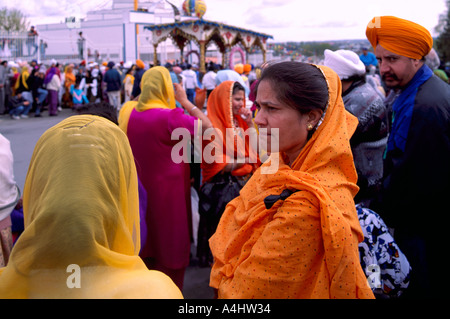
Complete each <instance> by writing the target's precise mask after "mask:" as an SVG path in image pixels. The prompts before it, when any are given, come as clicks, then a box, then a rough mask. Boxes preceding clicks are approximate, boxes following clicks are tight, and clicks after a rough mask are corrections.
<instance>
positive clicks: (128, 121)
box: [119, 66, 211, 290]
mask: <svg viewBox="0 0 450 319" xmlns="http://www.w3.org/2000/svg"><path fill="white" fill-rule="evenodd" d="M174 87H175V90H174ZM141 88H142V92H141V95H140V96H139V101H137V102H136V101H130V102H127V103H125V104H124V106H123V107H122V109H121V111H120V114H119V126H120V127H121V128H122V130H123V131H124V132H125V133H126V134H127V136H128V139H129V141H130V145H131V149H132V151H133V155H134V158H135V162H136V168H137V172H138V176H139V179H140V181H141V182H142V184H143V186H144V188H145V190H146V192H147V214H146V220H145V222H146V225H147V233H148V235H147V239H146V241H145V242H143V243H142V249H141V252H140V256H141V257H142V258H143V259H144V261H145V262H146V265H147V267H148V268H150V269H155V270H159V271H162V272H164V273H165V274H167V275H168V276H169V277H171V278H172V280H173V281H174V282H175V283H176V284H177V286H178V287H179V288H180V290H181V289H182V287H183V280H184V272H185V269H186V267H187V266H188V265H189V255H190V242H191V233H192V231H191V220H192V219H191V206H190V205H191V204H190V170H189V163H188V162H181V163H176V161H174V160H173V159H172V150H173V149H174V146H175V145H177V144H178V143H182V142H180V140H179V139H178V138H179V136H178V134H174V138H175V139H174V140H172V132H173V131H174V130H175V129H178V128H181V129H183V131H184V132H189V137H190V138H192V137H193V136H194V132H195V131H196V130H195V129H194V128H195V125H196V124H200V123H201V125H202V128H203V129H205V128H208V127H211V122H210V121H209V119H208V118H207V117H206V116H205V115H204V114H203V113H202V112H201V111H200V110H198V109H197V108H196V107H195V106H194V105H193V104H191V103H190V102H189V101H188V99H187V97H186V93H185V92H184V90H183V88H182V87H181V86H180V85H179V84H173V83H172V80H171V77H170V74H169V71H168V70H167V69H166V68H164V67H159V66H158V67H153V68H151V69H149V70H147V71H146V72H145V73H144V75H143V77H142V81H141ZM175 95H176V96H177V100H178V101H179V102H180V104H181V105H182V106H183V107H184V108H185V109H186V111H187V112H188V113H189V114H190V115H186V114H185V113H184V110H183V109H181V108H176V107H175ZM197 119H200V120H201V122H200V121H199V122H196V121H195V120H197ZM186 142H187V141H186ZM185 149H186V148H185Z"/></svg>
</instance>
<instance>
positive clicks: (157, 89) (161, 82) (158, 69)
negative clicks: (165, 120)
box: [119, 66, 176, 133]
mask: <svg viewBox="0 0 450 319" xmlns="http://www.w3.org/2000/svg"><path fill="white" fill-rule="evenodd" d="M175 107H176V105H175V91H174V89H173V83H172V78H171V77H170V73H169V70H167V69H166V68H165V67H162V66H155V67H153V68H151V69H149V70H147V71H145V73H144V75H143V76H142V80H141V95H140V96H139V101H137V102H136V101H129V102H127V103H125V104H124V105H123V106H122V108H121V109H120V113H119V126H120V128H121V129H122V130H123V131H124V132H125V133H126V132H127V127H128V120H129V119H130V114H131V111H132V110H133V109H134V108H136V110H137V111H139V112H143V111H146V110H149V109H155V108H161V109H174V108H175Z"/></svg>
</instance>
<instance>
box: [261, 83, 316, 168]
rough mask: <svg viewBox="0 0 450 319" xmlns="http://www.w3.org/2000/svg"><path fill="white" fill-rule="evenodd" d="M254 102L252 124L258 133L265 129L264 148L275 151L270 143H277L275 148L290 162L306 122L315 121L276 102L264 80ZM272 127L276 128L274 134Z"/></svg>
mask: <svg viewBox="0 0 450 319" xmlns="http://www.w3.org/2000/svg"><path fill="white" fill-rule="evenodd" d="M256 103H257V106H258V113H257V114H256V117H255V123H256V125H258V128H259V129H260V133H262V132H261V129H263V128H265V129H267V135H268V136H267V151H269V152H271V151H272V152H273V151H277V150H276V149H275V147H276V145H274V143H277V142H278V145H279V149H278V151H280V152H284V153H285V154H286V155H287V156H288V157H289V159H290V161H291V162H292V161H294V160H295V159H296V158H297V156H298V154H300V151H301V150H302V148H303V146H305V144H306V142H307V137H308V129H307V126H308V124H309V123H311V124H312V125H315V124H316V123H317V122H316V123H313V122H311V119H310V116H309V115H302V114H301V113H300V112H298V111H297V110H295V109H293V108H292V107H289V106H288V105H286V104H284V103H283V102H280V101H279V100H278V99H277V92H276V90H275V88H274V87H273V85H272V83H271V82H270V81H267V80H263V81H261V83H260V84H259V86H258V93H257V97H256ZM273 129H278V132H279V133H278V136H277V135H276V131H275V130H273ZM262 137H263V135H262ZM277 140H278V141H277Z"/></svg>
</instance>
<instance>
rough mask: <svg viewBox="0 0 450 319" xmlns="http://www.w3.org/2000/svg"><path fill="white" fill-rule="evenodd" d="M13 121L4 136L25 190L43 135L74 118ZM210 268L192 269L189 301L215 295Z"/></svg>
mask: <svg viewBox="0 0 450 319" xmlns="http://www.w3.org/2000/svg"><path fill="white" fill-rule="evenodd" d="M30 115H31V116H30V117H29V118H25V119H20V120H13V119H11V118H10V117H9V116H0V133H1V134H2V135H3V136H5V137H6V138H7V139H8V140H9V141H10V142H11V149H12V152H13V156H14V176H15V179H16V182H17V184H18V185H19V187H20V189H21V190H23V187H24V184H25V178H26V174H27V170H28V165H29V163H30V160H31V156H32V154H33V150H34V146H35V145H36V142H37V141H38V140H39V138H40V137H41V135H42V134H43V133H44V132H45V131H46V130H47V129H49V128H50V127H52V126H54V125H56V124H57V123H59V122H60V121H62V120H63V119H65V118H67V117H69V116H72V115H74V113H73V112H72V111H71V110H70V109H63V110H62V111H61V112H60V113H59V115H58V116H52V117H50V116H48V112H47V111H44V112H43V113H42V115H43V116H42V117H39V118H35V117H33V115H34V114H33V113H31V114H30ZM208 282H209V268H199V267H196V266H191V267H188V269H187V270H186V275H185V283H184V288H183V295H184V297H185V298H186V299H210V298H212V297H213V291H212V289H211V288H210V287H209V286H208Z"/></svg>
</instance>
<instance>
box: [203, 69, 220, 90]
mask: <svg viewBox="0 0 450 319" xmlns="http://www.w3.org/2000/svg"><path fill="white" fill-rule="evenodd" d="M216 76H217V74H216V67H215V66H213V65H210V66H209V67H208V72H206V74H205V75H204V76H203V80H202V84H203V88H204V89H206V97H207V98H208V97H209V95H210V94H211V92H212V91H213V90H214V89H215V87H216Z"/></svg>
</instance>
